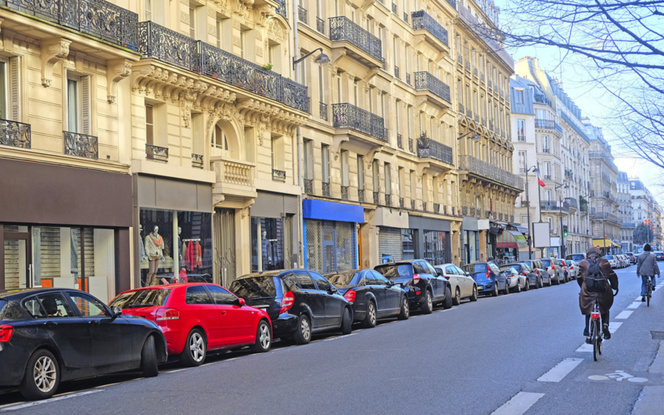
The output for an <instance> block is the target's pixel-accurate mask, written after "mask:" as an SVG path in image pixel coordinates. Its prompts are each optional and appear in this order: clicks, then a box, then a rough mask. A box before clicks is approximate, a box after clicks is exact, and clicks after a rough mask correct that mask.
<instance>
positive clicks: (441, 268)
mask: <svg viewBox="0 0 664 415" xmlns="http://www.w3.org/2000/svg"><path fill="white" fill-rule="evenodd" d="M434 268H436V271H437V272H438V275H440V276H442V277H445V279H446V280H448V281H449V282H450V287H451V289H452V302H453V303H454V305H459V303H460V302H461V300H462V299H463V298H468V299H470V301H477V284H476V283H475V280H474V279H473V278H472V277H471V276H470V275H469V274H467V273H466V272H464V270H462V269H461V268H459V267H458V266H456V265H454V264H451V263H449V264H441V265H434Z"/></svg>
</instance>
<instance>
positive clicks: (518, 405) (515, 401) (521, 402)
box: [492, 392, 544, 415]
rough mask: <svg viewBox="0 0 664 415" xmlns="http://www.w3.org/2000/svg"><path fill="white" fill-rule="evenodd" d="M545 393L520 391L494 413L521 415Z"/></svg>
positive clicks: (497, 414) (498, 414) (496, 414)
mask: <svg viewBox="0 0 664 415" xmlns="http://www.w3.org/2000/svg"><path fill="white" fill-rule="evenodd" d="M542 396H544V394H543V393H534V392H519V393H517V394H516V395H514V397H513V398H512V399H510V400H509V401H507V402H505V403H504V404H503V406H501V407H500V408H498V409H496V410H495V411H493V413H492V415H521V414H524V413H526V411H527V410H528V409H530V407H531V406H533V405H535V403H536V402H537V401H539V400H540V399H541V398H542Z"/></svg>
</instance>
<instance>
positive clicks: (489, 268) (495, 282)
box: [463, 262, 509, 297]
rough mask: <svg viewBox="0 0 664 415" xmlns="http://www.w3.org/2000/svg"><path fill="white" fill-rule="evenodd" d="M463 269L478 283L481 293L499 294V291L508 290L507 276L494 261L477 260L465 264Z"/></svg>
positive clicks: (478, 289)
mask: <svg viewBox="0 0 664 415" xmlns="http://www.w3.org/2000/svg"><path fill="white" fill-rule="evenodd" d="M463 270H464V271H466V272H467V273H469V274H470V276H471V277H473V279H474V280H475V283H477V291H478V292H479V293H480V294H489V295H492V296H494V297H495V296H497V295H498V293H499V292H504V293H506V292H508V291H509V290H507V278H506V277H505V275H504V274H503V273H502V272H500V268H498V265H496V264H494V263H493V262H476V263H474V264H468V265H464V266H463Z"/></svg>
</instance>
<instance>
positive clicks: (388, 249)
mask: <svg viewBox="0 0 664 415" xmlns="http://www.w3.org/2000/svg"><path fill="white" fill-rule="evenodd" d="M408 216H409V215H408V213H407V212H404V211H400V210H396V209H390V208H385V207H378V208H376V209H375V210H374V211H371V213H370V214H369V215H368V216H367V217H368V223H367V224H366V225H364V226H365V227H368V230H369V232H368V234H367V235H366V236H367V237H366V240H365V241H364V242H365V243H364V246H365V247H366V248H364V250H367V251H369V252H371V253H372V254H371V258H370V260H369V262H368V263H366V264H364V266H363V267H364V268H370V267H373V266H376V265H377V264H382V263H386V262H395V261H401V260H402V259H413V258H415V243H414V242H415V240H414V239H413V233H412V232H411V231H410V229H408ZM371 229H373V230H374V231H373V232H371ZM372 247H375V248H374V249H373V250H372Z"/></svg>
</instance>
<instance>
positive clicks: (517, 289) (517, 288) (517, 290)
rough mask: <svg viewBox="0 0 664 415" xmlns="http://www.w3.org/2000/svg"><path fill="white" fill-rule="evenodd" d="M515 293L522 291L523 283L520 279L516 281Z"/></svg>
mask: <svg viewBox="0 0 664 415" xmlns="http://www.w3.org/2000/svg"><path fill="white" fill-rule="evenodd" d="M514 292H515V293H520V292H521V284H519V280H517V281H516V288H515V289H514Z"/></svg>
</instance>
